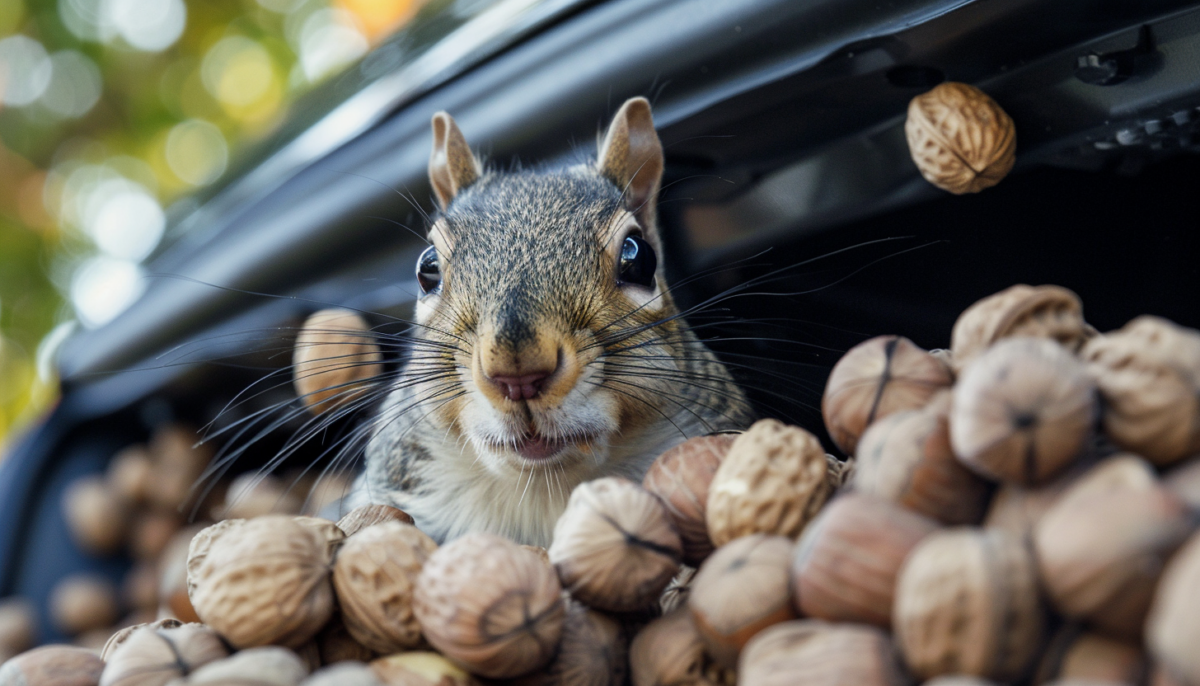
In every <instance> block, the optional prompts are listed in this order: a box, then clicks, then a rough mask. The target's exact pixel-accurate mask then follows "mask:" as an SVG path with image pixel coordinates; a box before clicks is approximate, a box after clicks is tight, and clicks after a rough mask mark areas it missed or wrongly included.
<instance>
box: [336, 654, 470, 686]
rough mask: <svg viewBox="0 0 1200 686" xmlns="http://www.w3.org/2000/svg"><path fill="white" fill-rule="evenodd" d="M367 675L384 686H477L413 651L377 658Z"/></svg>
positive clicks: (439, 660) (450, 666) (442, 661)
mask: <svg viewBox="0 0 1200 686" xmlns="http://www.w3.org/2000/svg"><path fill="white" fill-rule="evenodd" d="M371 671H372V672H374V673H375V676H377V677H378V678H379V680H380V681H381V682H382V683H383V684H385V685H386V686H479V682H478V681H476V680H475V678H474V677H472V676H471V675H470V674H468V673H466V672H464V671H463V670H462V669H461V668H460V667H459V666H458V665H456V664H454V663H453V662H451V661H449V660H447V659H446V658H444V657H442V656H441V655H438V654H437V653H429V652H422V651H416V652H408V653H397V654H395V655H389V656H387V657H381V658H379V659H378V660H375V661H374V662H372V663H371ZM336 686H341V684H340V683H339V684H337V685H336Z"/></svg>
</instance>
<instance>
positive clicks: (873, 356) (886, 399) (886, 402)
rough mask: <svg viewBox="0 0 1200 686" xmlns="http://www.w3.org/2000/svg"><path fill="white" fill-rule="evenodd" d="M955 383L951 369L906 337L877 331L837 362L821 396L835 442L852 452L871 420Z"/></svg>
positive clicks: (910, 405)
mask: <svg viewBox="0 0 1200 686" xmlns="http://www.w3.org/2000/svg"><path fill="white" fill-rule="evenodd" d="M953 383H954V375H953V374H952V373H951V372H950V368H949V367H947V366H946V363H945V362H942V361H941V360H939V359H938V358H936V357H934V356H933V355H930V354H929V353H928V352H926V351H924V350H922V349H921V348H919V347H918V346H917V345H916V344H914V343H913V342H912V341H910V340H908V339H907V338H904V337H902V336H876V337H875V338H872V339H870V340H867V341H863V342H862V343H859V344H858V345H856V346H854V347H853V348H851V349H850V351H849V352H847V353H846V354H845V355H843V356H842V359H840V360H838V362H837V364H836V365H834V367H833V371H832V372H830V374H829V380H828V381H827V382H826V383H825V394H824V396H822V398H821V414H822V416H824V418H825V427H826V428H827V429H829V436H830V438H832V439H833V442H834V443H836V444H837V446H838V448H841V450H842V452H844V453H846V454H847V455H852V454H854V450H855V448H857V446H858V439H859V437H860V436H862V434H863V432H864V431H866V430H867V426H869V425H870V424H871V423H872V422H874V421H876V420H878V419H882V418H883V417H886V416H888V415H889V414H891V413H893V412H899V411H901V410H913V409H916V408H918V407H921V406H923V405H924V404H925V403H926V402H928V401H929V399H930V398H932V397H933V395H934V394H935V393H937V392H938V391H940V390H942V389H943V388H949V387H950V385H951V384H953Z"/></svg>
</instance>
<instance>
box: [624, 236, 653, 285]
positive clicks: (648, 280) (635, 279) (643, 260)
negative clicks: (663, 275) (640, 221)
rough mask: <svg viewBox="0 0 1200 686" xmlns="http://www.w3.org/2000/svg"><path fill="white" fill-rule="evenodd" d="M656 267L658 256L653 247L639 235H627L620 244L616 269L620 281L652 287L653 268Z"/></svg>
mask: <svg viewBox="0 0 1200 686" xmlns="http://www.w3.org/2000/svg"><path fill="white" fill-rule="evenodd" d="M657 268H658V257H656V256H655V254H654V248H652V247H650V244H649V243H647V242H646V240H645V239H643V238H642V237H641V236H629V237H627V238H626V239H625V242H624V243H623V244H621V264H620V267H619V268H618V270H617V271H618V273H619V275H620V279H621V283H635V284H637V285H639V286H645V287H646V288H653V287H654V270H655V269H657Z"/></svg>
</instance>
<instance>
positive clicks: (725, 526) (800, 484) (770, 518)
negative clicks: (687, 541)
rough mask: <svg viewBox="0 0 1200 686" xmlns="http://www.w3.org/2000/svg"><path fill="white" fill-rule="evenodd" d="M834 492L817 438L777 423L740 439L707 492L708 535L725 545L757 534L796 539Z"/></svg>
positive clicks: (755, 427) (764, 422)
mask: <svg viewBox="0 0 1200 686" xmlns="http://www.w3.org/2000/svg"><path fill="white" fill-rule="evenodd" d="M832 491H833V486H832V484H831V483H830V479H829V463H828V461H827V460H826V457H825V450H824V448H822V447H821V442H820V441H818V440H817V437H816V436H813V435H812V434H811V433H809V432H807V431H805V430H804V429H801V428H800V427H797V426H787V425H785V424H783V423H781V422H778V421H776V420H774V419H763V420H759V421H757V422H755V423H754V425H753V426H751V427H750V429H749V430H748V431H746V433H744V434H742V435H741V436H738V438H737V440H736V441H734V442H733V445H732V446H730V448H729V452H728V453H727V454H726V455H725V461H724V462H722V463H721V466H720V468H718V469H717V473H716V475H715V476H714V477H713V481H712V485H711V486H710V488H709V493H708V508H707V509H708V511H707V513H706V516H707V519H708V533H709V537H710V538H712V541H713V543H715V544H717V545H724V544H726V543H728V542H729V541H732V540H733V539H735V538H737V537H739V536H746V535H748V534H754V533H764V534H777V535H780V536H787V537H789V538H795V537H796V536H799V535H800V532H801V531H803V530H804V527H805V526H806V525H807V524H808V522H809V521H810V520H811V519H812V518H813V516H815V515H816V513H817V511H818V510H820V509H821V506H822V505H824V504H825V500H826V498H828V497H829V494H830V493H831V492H832Z"/></svg>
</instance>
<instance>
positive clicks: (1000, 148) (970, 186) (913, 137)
mask: <svg viewBox="0 0 1200 686" xmlns="http://www.w3.org/2000/svg"><path fill="white" fill-rule="evenodd" d="M904 134H905V136H906V137H907V138H908V149H909V152H910V153H911V154H912V158H913V162H915V163H916V165H917V169H919V170H920V171H921V176H924V177H925V179H926V180H927V181H929V183H932V184H933V185H935V186H937V187H938V188H941V189H942V190H945V191H949V192H951V193H954V194H956V195H962V194H964V193H978V192H979V191H981V190H983V189H985V188H988V187H991V186H994V185H996V184H997V183H1000V180H1001V179H1003V178H1004V177H1005V176H1006V175H1007V174H1008V172H1009V171H1011V170H1012V167H1013V164H1014V163H1015V162H1016V158H1017V133H1016V127H1015V126H1014V125H1013V120H1012V119H1011V118H1010V117H1009V116H1008V114H1007V113H1006V112H1005V111H1004V110H1003V109H1001V108H1000V105H998V104H996V101H995V100H992V99H991V98H990V97H988V95H987V94H986V93H984V92H983V91H981V90H979V89H978V88H975V87H974V86H970V85H967V84H965V83H954V82H946V83H943V84H940V85H938V86H936V87H935V88H933V89H932V90H930V91H928V92H927V93H923V94H921V95H918V96H917V97H915V98H913V99H912V101H911V102H910V103H909V105H908V119H907V120H906V121H905V122H904Z"/></svg>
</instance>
